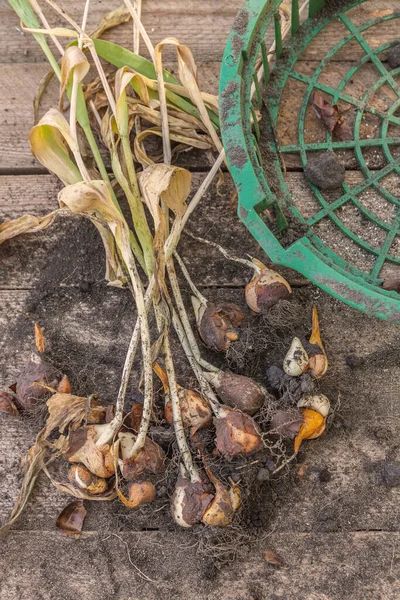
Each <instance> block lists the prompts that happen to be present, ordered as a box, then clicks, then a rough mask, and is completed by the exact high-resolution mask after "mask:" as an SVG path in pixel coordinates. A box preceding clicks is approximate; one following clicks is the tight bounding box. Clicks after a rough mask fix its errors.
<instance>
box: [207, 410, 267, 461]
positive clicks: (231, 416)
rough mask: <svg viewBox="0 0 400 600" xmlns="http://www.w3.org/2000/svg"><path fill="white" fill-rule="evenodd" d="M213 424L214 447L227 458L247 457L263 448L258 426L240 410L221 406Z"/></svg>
mask: <svg viewBox="0 0 400 600" xmlns="http://www.w3.org/2000/svg"><path fill="white" fill-rule="evenodd" d="M214 422H215V428H216V445H217V449H218V450H219V451H220V452H221V454H223V455H225V456H228V457H232V456H237V455H243V456H249V455H250V454H254V453H255V452H258V451H259V450H261V448H262V447H263V443H262V439H261V433H260V430H259V428H258V425H257V424H256V422H255V421H254V420H253V419H252V418H251V417H250V416H249V415H246V414H245V413H243V412H241V411H240V410H236V409H234V408H229V407H228V406H221V407H219V409H218V416H217V417H216V418H215V419H214Z"/></svg>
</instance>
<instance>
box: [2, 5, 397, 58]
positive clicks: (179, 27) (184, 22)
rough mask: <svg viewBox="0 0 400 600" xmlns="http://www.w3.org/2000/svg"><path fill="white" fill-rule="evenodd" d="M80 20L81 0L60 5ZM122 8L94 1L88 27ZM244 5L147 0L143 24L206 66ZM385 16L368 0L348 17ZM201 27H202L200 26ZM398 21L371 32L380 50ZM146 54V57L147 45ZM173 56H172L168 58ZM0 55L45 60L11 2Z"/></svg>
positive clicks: (123, 36)
mask: <svg viewBox="0 0 400 600" xmlns="http://www.w3.org/2000/svg"><path fill="white" fill-rule="evenodd" d="M60 5H61V6H64V8H65V9H66V10H67V11H68V13H69V14H70V15H71V16H72V17H74V18H75V19H76V20H77V21H78V22H79V21H80V19H81V13H82V3H81V1H80V0H70V1H69V2H66V0H64V2H60ZM119 5H120V0H108V1H107V2H106V3H104V2H93V8H91V13H90V17H89V19H90V20H89V26H88V29H89V30H90V29H91V28H95V27H96V26H97V24H98V23H99V22H100V19H101V17H102V15H103V14H104V12H106V11H107V10H112V9H115V8H117V7H118V6H119ZM241 6H242V1H241V0H205V1H204V2H199V1H198V0H189V1H188V2H185V10H182V4H181V2H180V1H179V0H168V2H162V1H161V0H148V2H144V4H143V23H144V25H145V27H146V29H147V31H148V33H149V35H150V38H151V40H152V42H153V44H154V45H155V44H156V43H158V42H159V41H161V40H162V39H164V38H166V37H169V36H171V35H173V36H174V37H176V38H177V39H179V41H180V42H181V43H183V44H188V45H189V46H190V47H191V49H192V52H193V54H194V57H195V59H196V60H199V61H202V62H207V61H215V60H220V59H221V56H222V53H223V50H224V46H225V41H226V38H227V35H228V33H229V31H230V28H231V26H232V23H233V21H234V18H235V16H236V14H237V11H238V10H239V8H240V7H241ZM396 8H397V4H396V0H388V1H387V2H385V10H395V9H396ZM381 13H382V4H381V2H380V1H379V0H374V1H372V2H371V1H369V2H366V3H365V5H363V6H360V7H357V8H356V9H353V10H352V11H351V12H350V13H349V14H350V15H351V17H352V18H353V19H354V22H356V23H358V22H359V21H360V20H363V21H367V20H372V19H374V18H376V17H377V16H379V14H381ZM46 15H48V18H49V21H50V23H51V24H52V25H56V24H57V25H65V22H63V20H62V19H61V18H60V17H59V16H58V15H57V14H56V13H54V12H53V11H52V10H51V8H50V7H47V10H46ZM199 23H201V27H199ZM343 33H345V34H346V33H348V31H346V29H345V27H344V26H343V25H341V24H340V23H334V24H332V25H330V26H329V27H328V28H327V29H326V32H325V33H324V34H323V35H321V36H318V38H317V39H316V40H315V41H314V42H313V43H312V44H310V45H309V46H308V47H307V50H306V51H305V52H304V54H303V56H302V60H313V59H314V60H315V59H318V60H320V59H321V55H324V54H325V52H326V51H327V50H328V48H330V47H331V46H332V45H334V44H335V43H336V42H337V40H338V39H339V38H340V37H342V36H343ZM397 35H398V34H397V25H396V21H395V20H394V21H389V22H388V23H387V25H386V26H385V28H384V29H382V28H380V29H376V30H373V29H371V31H370V32H368V33H366V38H367V39H368V41H369V42H370V43H371V44H372V45H373V47H378V46H380V45H382V44H384V43H385V42H386V41H389V40H394V39H396V38H397ZM104 39H109V40H111V41H112V40H115V39H118V41H119V43H121V44H122V45H125V46H126V47H131V44H132V33H131V26H130V25H128V24H127V25H122V26H120V27H119V28H118V29H117V30H114V31H110V32H107V33H106V34H105V36H104ZM272 41H273V39H272V36H271V35H269V36H268V37H267V43H272ZM141 52H142V53H143V54H146V48H145V46H144V45H143V46H142V48H141ZM362 55H363V52H362V50H361V48H360V46H359V45H358V44H357V43H356V42H352V43H351V44H349V45H348V46H346V49H342V50H341V51H340V52H339V53H338V54H337V56H336V57H335V60H338V61H348V60H355V59H356V58H357V59H358V58H361V56H362ZM169 56H171V54H169ZM0 57H1V59H0V60H1V62H4V63H7V62H12V63H15V62H20V63H27V62H28V63H31V62H38V61H39V62H44V61H45V58H44V56H43V53H42V51H41V49H40V47H39V46H38V45H37V44H36V42H35V41H34V40H33V38H32V37H31V36H30V35H29V34H25V35H22V34H21V31H20V29H19V21H18V19H17V17H16V16H15V15H14V13H13V12H12V10H11V8H10V7H9V5H8V3H7V1H6V0H1V3H0Z"/></svg>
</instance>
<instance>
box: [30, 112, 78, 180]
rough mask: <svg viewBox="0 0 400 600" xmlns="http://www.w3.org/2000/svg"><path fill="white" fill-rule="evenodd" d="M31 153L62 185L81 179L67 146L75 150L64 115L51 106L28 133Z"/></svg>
mask: <svg viewBox="0 0 400 600" xmlns="http://www.w3.org/2000/svg"><path fill="white" fill-rule="evenodd" d="M29 141H30V144H31V150H32V153H33V154H34V155H35V156H36V158H37V159H38V160H39V161H40V162H41V163H42V165H44V166H45V167H46V168H47V169H49V171H51V172H52V173H55V174H56V175H57V177H59V178H60V179H61V181H62V182H63V183H64V185H70V184H72V183H77V182H78V181H81V180H82V176H81V174H80V172H79V169H78V167H77V166H76V165H75V163H74V162H73V161H72V160H71V158H70V156H69V151H68V148H69V149H70V150H72V151H74V150H77V148H76V144H75V141H74V139H73V137H72V136H71V132H70V128H69V125H68V122H67V120H66V119H65V117H64V116H63V115H62V114H61V113H60V111H59V110H57V109H55V108H51V109H50V110H49V111H48V112H47V113H46V114H45V115H43V117H42V118H41V119H40V121H39V123H38V124H37V125H35V126H34V127H32V129H31V130H30V133H29Z"/></svg>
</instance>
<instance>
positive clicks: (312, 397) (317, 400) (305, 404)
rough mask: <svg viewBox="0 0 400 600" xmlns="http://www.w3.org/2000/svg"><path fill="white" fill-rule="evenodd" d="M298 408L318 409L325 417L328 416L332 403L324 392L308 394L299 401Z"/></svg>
mask: <svg viewBox="0 0 400 600" xmlns="http://www.w3.org/2000/svg"><path fill="white" fill-rule="evenodd" d="M297 407H298V408H311V409H312V410H316V411H317V412H319V414H320V415H322V416H323V417H327V416H328V414H329V409H330V407H331V403H330V402H329V399H328V398H327V397H326V396H324V394H306V395H305V396H303V397H302V398H300V400H299V401H298V403H297Z"/></svg>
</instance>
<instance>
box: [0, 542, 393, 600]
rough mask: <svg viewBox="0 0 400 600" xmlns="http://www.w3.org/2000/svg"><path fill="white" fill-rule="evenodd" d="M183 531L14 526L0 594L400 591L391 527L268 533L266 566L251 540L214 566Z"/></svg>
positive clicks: (373, 594) (338, 594)
mask: <svg viewBox="0 0 400 600" xmlns="http://www.w3.org/2000/svg"><path fill="white" fill-rule="evenodd" d="M185 537H186V536H185V533H184V532H183V533H182V532H173V533H171V535H170V538H169V540H168V541H166V540H165V538H164V537H161V536H160V534H159V533H157V532H152V533H150V532H146V533H141V534H121V535H120V536H119V537H116V536H115V535H110V534H109V532H108V531H107V530H105V531H103V532H100V533H93V534H91V533H89V534H86V535H84V536H82V538H81V539H80V540H79V541H75V540H73V539H67V538H65V537H62V538H60V536H59V535H58V534H57V533H51V534H50V533H44V534H43V533H41V532H30V533H29V534H25V533H23V534H22V533H18V532H15V533H13V534H12V535H10V536H9V537H8V539H7V540H5V542H4V545H3V548H4V551H3V552H2V554H1V557H0V565H1V569H2V572H3V576H2V584H1V588H0V599H1V600H19V599H20V598H22V597H23V598H27V599H28V598H38V599H39V598H40V599H42V600H75V598H77V597H79V598H97V597H99V596H98V594H99V590H101V597H102V598H103V600H126V599H129V600H143V598H146V600H159V599H160V598H161V597H162V598H174V600H175V599H176V600H186V599H187V598H190V597H192V594H193V590H196V597H197V598H202V599H204V600H214V599H215V598H216V597H218V598H221V600H258V599H259V598H262V599H265V600H274V599H275V598H276V599H278V598H279V599H281V598H282V599H283V598H296V600H339V599H340V600H342V599H343V600H355V599H356V598H360V599H361V598H362V599H363V600H397V599H398V597H399V594H400V587H399V582H398V576H399V543H400V538H399V534H396V533H385V532H371V533H353V534H346V533H336V534H299V533H290V534H276V533H273V534H271V535H270V536H269V537H268V538H266V540H265V546H264V547H265V548H271V549H274V550H276V551H278V552H279V553H280V554H281V555H282V557H283V558H284V560H285V562H286V566H285V567H284V568H281V569H279V568H274V567H272V566H271V565H267V564H266V563H265V562H264V561H263V559H262V547H257V548H256V549H255V551H254V553H252V556H251V557H250V558H246V560H244V558H243V559H242V560H241V561H240V566H239V568H238V567H237V565H235V564H234V565H228V566H226V567H225V568H224V569H223V570H222V571H221V572H219V571H218V570H217V571H215V570H213V569H212V568H210V566H209V563H208V561H207V558H206V557H204V556H203V557H202V556H199V555H198V554H196V546H194V547H193V546H192V547H190V546H188V544H187V543H186V539H185ZM316 548H318V560H315V549H316ZM128 552H129V558H130V561H131V562H130V561H129V558H128ZM172 556H177V558H178V560H179V563H180V564H181V565H183V564H187V563H190V564H191V565H192V568H191V570H190V572H188V573H185V574H183V572H182V571H181V570H179V569H177V567H176V564H175V563H174V561H173V560H171V557H172ZM131 563H133V564H131ZM88 573H91V576H90V577H88ZM183 575H184V576H183ZM146 578H147V579H146ZM149 580H150V581H149ZM282 592H284V594H287V595H286V596H282Z"/></svg>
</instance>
